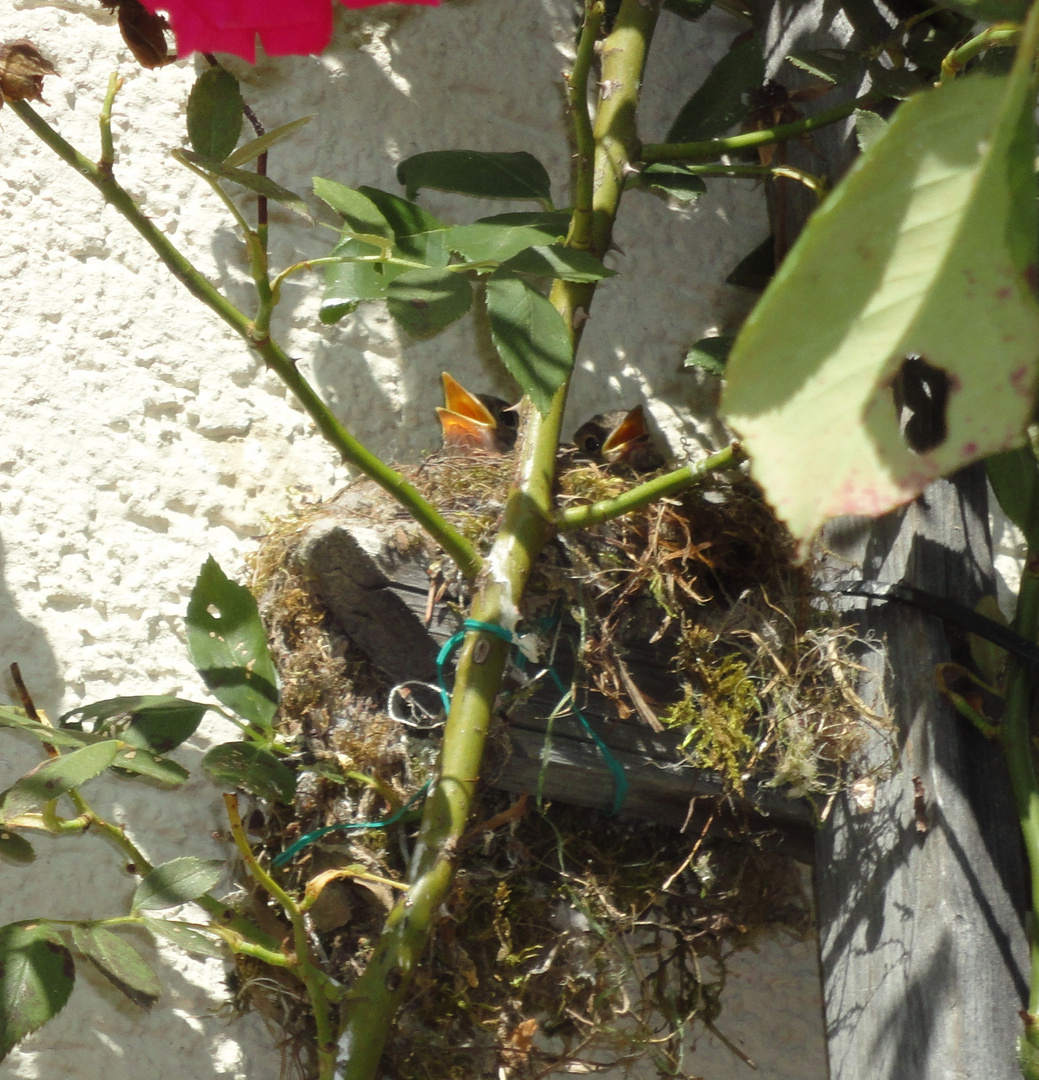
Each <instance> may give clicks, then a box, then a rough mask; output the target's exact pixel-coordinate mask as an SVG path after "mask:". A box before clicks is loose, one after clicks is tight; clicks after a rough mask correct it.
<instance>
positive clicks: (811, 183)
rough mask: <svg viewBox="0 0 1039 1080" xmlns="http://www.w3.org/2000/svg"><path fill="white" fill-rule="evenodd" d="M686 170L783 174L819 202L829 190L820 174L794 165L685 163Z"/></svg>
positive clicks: (768, 175) (710, 173) (727, 174)
mask: <svg viewBox="0 0 1039 1080" xmlns="http://www.w3.org/2000/svg"><path fill="white" fill-rule="evenodd" d="M686 172H688V173H689V174H690V175H692V176H725V177H732V178H734V179H738V178H739V177H743V176H761V177H765V178H766V179H770V178H772V177H774V176H785V177H786V178H787V179H789V180H796V181H797V182H798V183H799V184H804V186H805V187H806V188H808V190H809V191H811V192H812V193H813V194H814V195H815V197H816V198H817V199H819V201H820V202H821V201H822V200H823V199H824V198H825V197H826V196H827V194H829V191H830V187H829V185H828V184H827V183H826V181H825V180H824V179H823V178H822V177H821V176H816V175H815V174H814V173H810V172H806V171H805V170H804V169H798V168H797V167H796V166H794V165H716V164H711V165H687V166H686Z"/></svg>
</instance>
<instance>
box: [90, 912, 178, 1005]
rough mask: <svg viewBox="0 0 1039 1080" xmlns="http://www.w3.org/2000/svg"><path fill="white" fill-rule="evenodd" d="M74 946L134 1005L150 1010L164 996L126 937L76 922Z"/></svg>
mask: <svg viewBox="0 0 1039 1080" xmlns="http://www.w3.org/2000/svg"><path fill="white" fill-rule="evenodd" d="M72 943H73V944H74V945H75V946H76V948H77V949H79V951H80V952H81V953H82V954H83V955H84V956H85V957H86V958H87V959H88V960H90V961H91V962H92V963H93V964H94V966H95V967H96V968H97V969H98V971H100V972H101V974H102V975H104V976H105V978H106V979H108V981H109V982H110V983H112V985H113V986H115V987H116V988H117V989H119V990H121V991H122V992H123V993H124V994H125V995H126V996H127V997H128V998H129V999H130V1000H131V1001H132V1002H133V1003H134V1004H135V1005H139V1006H140V1007H141V1008H142V1009H146V1010H147V1009H150V1008H151V1007H152V1006H153V1005H154V1004H155V1002H156V1001H158V999H159V998H160V997H161V996H162V986H161V985H160V983H159V980H158V977H157V976H156V974H155V972H154V971H152V969H151V968H150V967H149V966H148V963H147V962H146V961H145V959H144V957H143V956H141V954H140V953H139V952H138V951H137V950H136V949H135V948H134V947H133V946H132V945H131V944H130V943H129V942H128V941H126V940H125V938H121V937H120V936H119V935H118V934H113V933H112V931H111V930H108V929H107V928H105V927H104V926H97V925H96V924H94V923H77V924H76V925H75V926H74V927H73V928H72Z"/></svg>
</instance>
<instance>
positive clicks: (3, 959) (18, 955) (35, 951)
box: [0, 922, 76, 1060]
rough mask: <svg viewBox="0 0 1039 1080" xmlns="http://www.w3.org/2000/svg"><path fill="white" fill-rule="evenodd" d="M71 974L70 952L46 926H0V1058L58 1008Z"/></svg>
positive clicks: (68, 990) (70, 983) (64, 998)
mask: <svg viewBox="0 0 1039 1080" xmlns="http://www.w3.org/2000/svg"><path fill="white" fill-rule="evenodd" d="M75 978H76V968H75V964H74V963H73V960H72V953H70V952H69V950H68V949H67V948H66V946H65V943H64V941H62V939H61V937H60V935H59V934H58V932H57V931H56V930H55V929H54V928H53V927H52V926H49V925H48V924H47V923H41V922H18V923H8V924H7V926H2V927H0V1060H3V1059H4V1058H5V1057H7V1055H8V1054H9V1053H10V1052H11V1048H12V1047H13V1046H14V1045H15V1044H16V1043H18V1042H20V1041H21V1040H22V1039H24V1038H25V1036H26V1035H31V1034H32V1032H34V1031H37V1030H38V1029H39V1028H41V1027H43V1025H44V1024H46V1023H47V1021H48V1020H52V1019H53V1018H54V1017H55V1016H57V1015H58V1013H59V1012H61V1010H62V1009H63V1008H64V1006H65V1003H66V1002H67V1001H68V999H69V995H70V994H71V993H72V987H73V984H74V982H75Z"/></svg>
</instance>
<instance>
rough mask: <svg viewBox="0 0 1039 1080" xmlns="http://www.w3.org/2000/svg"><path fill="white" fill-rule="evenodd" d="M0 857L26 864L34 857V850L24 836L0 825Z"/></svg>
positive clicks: (22, 864)
mask: <svg viewBox="0 0 1039 1080" xmlns="http://www.w3.org/2000/svg"><path fill="white" fill-rule="evenodd" d="M0 857H3V858H5V859H7V861H8V862H13V863H18V864H19V865H21V866H26V865H28V864H29V863H31V862H32V861H33V860H34V859H35V858H36V852H35V851H33V849H32V844H30V843H29V841H28V840H26V839H25V837H24V836H19V835H18V834H17V833H16V832H11V830H10V829H5V828H4V827H3V826H0Z"/></svg>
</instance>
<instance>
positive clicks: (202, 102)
mask: <svg viewBox="0 0 1039 1080" xmlns="http://www.w3.org/2000/svg"><path fill="white" fill-rule="evenodd" d="M243 116H244V106H243V104H242V92H241V90H240V89H239V87H238V80H237V79H236V78H235V77H234V76H233V75H232V74H231V72H230V71H228V70H227V69H226V68H222V67H213V68H207V69H206V70H205V71H203V72H202V74H201V75H199V77H198V78H197V79H196V80H195V85H194V86H193V87H192V88H191V94H190V95H189V96H188V139H189V140H190V142H191V145H192V148H193V149H194V151H195V153H196V154H198V155H199V156H200V157H203V158H206V159H208V160H209V161H223V160H224V158H225V157H227V155H228V154H230V153H231V151H232V150H233V149H234V148H235V145H236V144H237V142H238V136H239V135H241V133H242V117H243Z"/></svg>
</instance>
